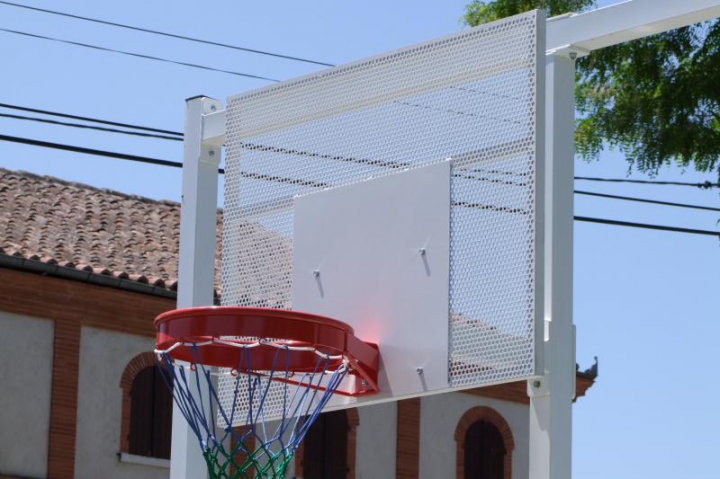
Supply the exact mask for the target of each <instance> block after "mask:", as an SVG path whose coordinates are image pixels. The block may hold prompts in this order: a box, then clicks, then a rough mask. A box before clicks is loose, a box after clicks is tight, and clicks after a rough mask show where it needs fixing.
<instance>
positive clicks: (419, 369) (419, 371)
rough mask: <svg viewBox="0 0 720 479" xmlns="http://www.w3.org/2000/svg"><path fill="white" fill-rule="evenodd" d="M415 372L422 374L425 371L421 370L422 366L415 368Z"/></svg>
mask: <svg viewBox="0 0 720 479" xmlns="http://www.w3.org/2000/svg"><path fill="white" fill-rule="evenodd" d="M415 372H416V373H418V374H422V373H424V372H425V371H423V368H415Z"/></svg>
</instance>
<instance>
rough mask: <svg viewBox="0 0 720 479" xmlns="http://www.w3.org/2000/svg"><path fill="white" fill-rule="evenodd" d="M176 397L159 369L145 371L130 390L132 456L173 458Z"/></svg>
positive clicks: (139, 375) (153, 367)
mask: <svg viewBox="0 0 720 479" xmlns="http://www.w3.org/2000/svg"><path fill="white" fill-rule="evenodd" d="M171 436H172V394H171V393H170V390H169V388H168V387H167V384H166V383H165V380H164V379H163V377H162V375H161V373H160V371H158V370H157V367H155V366H150V367H147V368H145V369H143V370H141V371H140V372H139V373H138V374H137V376H135V379H134V380H133V384H132V388H131V390H130V435H129V438H128V442H129V447H128V452H129V453H130V454H137V455H139V456H150V457H157V458H160V459H170V438H171Z"/></svg>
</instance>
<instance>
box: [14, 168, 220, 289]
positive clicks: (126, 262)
mask: <svg viewBox="0 0 720 479" xmlns="http://www.w3.org/2000/svg"><path fill="white" fill-rule="evenodd" d="M221 233H222V212H220V213H219V214H218V220H217V235H218V252H217V255H216V271H219V266H220V251H221V247H220V238H221ZM179 236H180V205H179V204H178V203H176V202H172V201H156V200H151V199H148V198H142V197H139V196H133V195H127V194H124V193H120V192H117V191H112V190H107V189H99V188H94V187H92V186H88V185H83V184H80V183H73V182H68V181H64V180H60V179H58V178H53V177H49V176H38V175H34V174H32V173H26V172H20V171H8V170H4V169H0V254H5V255H14V256H19V257H22V258H25V259H33V260H36V261H41V262H44V263H47V264H57V265H59V266H65V267H70V268H75V269H77V270H81V271H88V272H92V273H95V274H100V275H106V276H113V277H116V278H122V279H129V280H132V281H138V282H140V283H145V284H151V285H154V286H156V287H159V288H165V289H168V290H170V291H175V290H176V289H177V261H178V240H179ZM217 285H218V281H217V278H216V286H217Z"/></svg>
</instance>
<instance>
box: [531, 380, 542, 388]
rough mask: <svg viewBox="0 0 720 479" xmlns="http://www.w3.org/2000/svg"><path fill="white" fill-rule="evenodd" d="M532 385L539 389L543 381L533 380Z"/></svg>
mask: <svg viewBox="0 0 720 479" xmlns="http://www.w3.org/2000/svg"><path fill="white" fill-rule="evenodd" d="M532 385H533V387H534V388H535V389H537V388H539V387H540V386H542V383H541V382H540V381H533V383H532Z"/></svg>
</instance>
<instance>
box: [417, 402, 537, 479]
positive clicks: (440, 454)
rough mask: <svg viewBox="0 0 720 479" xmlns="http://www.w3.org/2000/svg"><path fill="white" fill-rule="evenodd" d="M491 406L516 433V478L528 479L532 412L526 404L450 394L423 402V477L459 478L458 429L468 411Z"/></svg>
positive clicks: (421, 431)
mask: <svg viewBox="0 0 720 479" xmlns="http://www.w3.org/2000/svg"><path fill="white" fill-rule="evenodd" d="M476 406H488V407H491V408H493V409H495V410H496V411H497V412H498V413H500V415H501V416H503V418H505V421H507V423H508V425H509V426H510V429H511V430H512V434H513V439H514V441H515V450H514V451H513V456H512V472H513V479H527V478H528V467H529V466H528V451H529V450H528V428H529V411H528V407H527V406H525V405H523V404H517V403H510V402H504V401H498V400H495V399H486V398H481V397H477V396H472V395H469V394H462V393H448V394H437V395H434V396H428V397H425V398H423V399H422V406H421V408H420V478H421V479H436V478H439V477H443V478H454V477H456V469H455V468H456V443H455V428H456V427H457V424H458V421H459V420H460V418H461V417H462V415H463V414H465V412H466V411H467V410H468V409H471V408H473V407H476Z"/></svg>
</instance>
